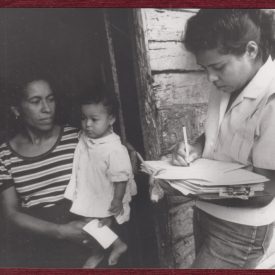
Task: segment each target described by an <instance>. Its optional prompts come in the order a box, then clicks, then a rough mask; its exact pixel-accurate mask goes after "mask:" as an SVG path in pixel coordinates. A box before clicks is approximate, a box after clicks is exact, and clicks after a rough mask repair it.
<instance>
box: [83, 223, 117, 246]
mask: <svg viewBox="0 0 275 275" xmlns="http://www.w3.org/2000/svg"><path fill="white" fill-rule="evenodd" d="M98 225H99V220H98V219H94V220H92V221H91V222H89V223H87V224H86V225H85V226H84V227H83V230H84V231H86V232H87V233H88V234H90V235H91V236H92V237H94V238H95V239H96V240H97V241H98V242H99V243H100V245H101V246H102V247H103V248H104V249H106V248H108V247H109V246H110V245H111V244H112V243H113V242H114V241H115V240H116V239H117V238H118V236H117V234H115V233H114V232H113V231H112V230H111V229H110V228H109V227H108V226H106V225H104V226H102V227H98Z"/></svg>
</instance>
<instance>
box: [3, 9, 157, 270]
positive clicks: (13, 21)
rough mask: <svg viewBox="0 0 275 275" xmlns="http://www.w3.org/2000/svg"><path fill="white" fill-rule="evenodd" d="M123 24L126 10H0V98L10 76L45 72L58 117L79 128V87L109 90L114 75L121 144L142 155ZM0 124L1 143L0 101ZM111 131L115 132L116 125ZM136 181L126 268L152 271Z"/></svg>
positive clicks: (143, 196)
mask: <svg viewBox="0 0 275 275" xmlns="http://www.w3.org/2000/svg"><path fill="white" fill-rule="evenodd" d="M106 15H107V16H106ZM106 20H108V22H107V23H108V24H109V26H110V37H109V38H111V40H112V41H111V43H112V47H113V55H114V58H115V74H116V75H115V76H114V72H112V70H111V69H110V67H111V65H112V64H111V57H110V54H111V53H110V40H108V39H109V38H108V35H107V34H106ZM129 24H131V10H129V9H107V10H103V9H91V8H90V9H80V8H66V9H57V8H50V9H49V8H47V9H40V8H35V9H34V8H31V9H23V8H20V9H19V8H18V9H0V38H1V39H0V60H1V62H0V81H1V82H0V86H1V90H0V98H3V92H5V88H6V83H7V82H9V81H12V79H13V77H14V75H16V74H20V73H23V72H24V71H25V70H28V71H29V70H31V71H41V72H47V73H50V74H51V77H53V78H54V80H55V82H56V83H57V87H58V91H56V92H57V93H58V97H59V99H61V105H60V108H59V109H60V110H61V112H59V114H58V119H59V120H60V122H61V123H70V124H73V125H74V126H78V127H79V126H80V124H79V122H80V115H79V113H77V111H76V109H74V108H73V99H74V97H75V96H76V95H77V94H78V93H80V92H81V90H82V89H83V88H84V87H86V85H83V84H85V83H91V82H93V81H97V82H98V81H100V82H102V83H105V84H106V85H109V86H113V85H114V83H113V82H114V77H116V78H117V79H116V80H117V82H118V86H119V95H120V101H121V107H122V114H123V123H124V125H123V127H124V129H125V134H126V138H127V141H128V142H129V143H131V144H132V145H133V146H134V147H135V148H136V150H138V151H139V152H141V153H143V151H144V146H143V140H142V133H141V125H140V123H141V122H140V119H139V109H138V100H137V91H136V86H135V73H134V66H133V64H134V63H133V62H134V58H133V51H132V45H131V33H130V28H129ZM0 125H1V128H0V141H1V142H2V141H3V140H4V139H5V138H7V137H8V136H9V135H10V133H9V130H10V129H12V128H13V127H11V126H12V125H11V120H10V114H9V110H8V109H7V104H6V102H5V101H4V100H1V101H0ZM117 130H118V133H120V131H121V125H120V126H119V125H118V126H117ZM136 181H137V185H138V195H137V196H136V197H135V198H134V200H133V202H132V204H133V205H132V218H131V221H130V224H129V228H130V231H131V236H132V237H131V241H130V242H131V246H130V247H131V249H130V251H129V259H130V260H129V261H128V267H158V260H157V251H156V247H157V245H156V238H155V230H154V225H153V218H152V215H153V210H152V206H151V203H150V201H149V196H148V185H147V178H146V177H144V176H143V175H141V174H139V173H137V174H136Z"/></svg>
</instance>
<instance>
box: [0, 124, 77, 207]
mask: <svg viewBox="0 0 275 275" xmlns="http://www.w3.org/2000/svg"><path fill="white" fill-rule="evenodd" d="M77 142H78V130H77V129H75V128H73V127H68V126H65V127H64V129H63V131H62V135H61V138H60V139H59V141H58V143H57V144H56V145H55V146H54V147H53V148H52V149H51V150H50V151H49V152H47V153H46V154H43V155H41V156H39V157H35V158H24V157H21V156H19V155H17V154H16V153H15V152H13V151H12V150H11V149H10V147H9V146H8V144H7V143H4V144H2V145H1V146H0V186H1V185H2V186H1V187H4V188H7V187H9V186H10V185H11V184H13V185H14V186H15V188H16V191H17V192H18V195H19V198H20V201H21V204H22V207H27V208H28V207H33V206H37V205H41V206H43V207H47V206H50V205H52V204H53V203H55V202H57V201H59V200H61V199H63V198H64V191H65V188H66V186H67V184H68V182H69V180H70V176H71V173H72V163H73V156H74V150H75V147H76V145H77Z"/></svg>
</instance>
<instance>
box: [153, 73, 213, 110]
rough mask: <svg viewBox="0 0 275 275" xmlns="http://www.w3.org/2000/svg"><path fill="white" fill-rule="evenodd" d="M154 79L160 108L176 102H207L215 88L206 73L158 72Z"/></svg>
mask: <svg viewBox="0 0 275 275" xmlns="http://www.w3.org/2000/svg"><path fill="white" fill-rule="evenodd" d="M153 79H154V83H153V90H154V93H155V100H156V103H157V107H158V108H160V109H161V108H167V107H171V106H174V105H175V104H177V105H181V104H198V103H199V104H200V103H207V102H208V98H209V92H210V91H211V90H213V89H215V87H214V85H212V84H211V83H210V82H209V81H208V80H207V77H206V74H205V73H186V74H184V73H183V74H181V73H176V74H157V75H154V76H153Z"/></svg>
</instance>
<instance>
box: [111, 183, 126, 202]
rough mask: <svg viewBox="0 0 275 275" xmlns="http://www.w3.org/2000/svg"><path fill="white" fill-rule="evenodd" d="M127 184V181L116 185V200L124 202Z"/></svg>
mask: <svg viewBox="0 0 275 275" xmlns="http://www.w3.org/2000/svg"><path fill="white" fill-rule="evenodd" d="M126 184H127V182H126V181H121V182H115V183H114V199H117V200H121V201H122V199H123V197H124V194H125V190H126Z"/></svg>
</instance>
